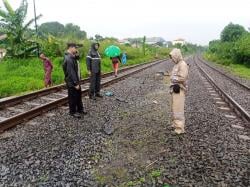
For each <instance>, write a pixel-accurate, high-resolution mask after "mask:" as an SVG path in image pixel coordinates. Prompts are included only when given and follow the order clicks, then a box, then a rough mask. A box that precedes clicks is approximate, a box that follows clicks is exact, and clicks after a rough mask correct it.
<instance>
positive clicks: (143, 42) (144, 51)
mask: <svg viewBox="0 0 250 187" xmlns="http://www.w3.org/2000/svg"><path fill="white" fill-rule="evenodd" d="M142 50H143V54H144V56H145V55H146V36H144V37H143V40H142Z"/></svg>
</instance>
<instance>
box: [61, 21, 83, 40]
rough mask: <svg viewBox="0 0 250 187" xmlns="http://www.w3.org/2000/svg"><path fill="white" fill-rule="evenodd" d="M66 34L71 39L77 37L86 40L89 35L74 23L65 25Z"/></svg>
mask: <svg viewBox="0 0 250 187" xmlns="http://www.w3.org/2000/svg"><path fill="white" fill-rule="evenodd" d="M64 34H65V35H66V36H70V37H76V38H78V39H85V38H86V37H87V33H86V32H85V31H81V28H80V27H79V26H78V25H74V24H73V23H68V24H66V25H65V31H64Z"/></svg>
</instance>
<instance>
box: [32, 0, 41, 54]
mask: <svg viewBox="0 0 250 187" xmlns="http://www.w3.org/2000/svg"><path fill="white" fill-rule="evenodd" d="M33 5H34V16H35V27H36V37H37V39H38V28H37V20H36V18H37V17H36V2H35V0H33ZM36 45H37V56H38V57H39V53H40V50H39V44H38V43H36Z"/></svg>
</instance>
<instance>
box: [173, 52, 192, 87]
mask: <svg viewBox="0 0 250 187" xmlns="http://www.w3.org/2000/svg"><path fill="white" fill-rule="evenodd" d="M170 56H171V57H172V60H173V62H174V63H175V66H174V67H173V70H172V73H171V77H170V79H171V85H174V84H179V85H180V87H181V88H183V89H184V90H186V86H187V85H186V81H187V77H188V65H187V64H186V62H185V61H184V60H183V57H182V55H181V50H180V49H176V48H175V49H173V50H172V51H171V52H170Z"/></svg>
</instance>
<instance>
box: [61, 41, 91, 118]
mask: <svg viewBox="0 0 250 187" xmlns="http://www.w3.org/2000/svg"><path fill="white" fill-rule="evenodd" d="M78 59H79V55H78V52H77V45H76V44H75V43H69V44H68V50H67V52H66V53H65V56H64V62H63V71H64V75H65V82H66V85H67V88H68V98H69V114H70V115H71V116H73V117H75V118H81V115H80V114H84V115H85V114H87V113H86V112H85V111H84V109H83V103H82V91H81V86H80V80H81V79H80V68H79V64H78V62H77V61H78Z"/></svg>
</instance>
